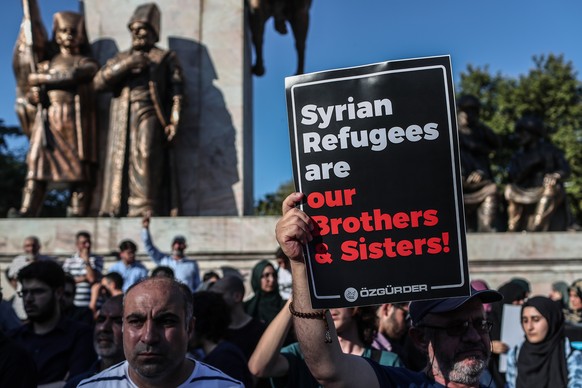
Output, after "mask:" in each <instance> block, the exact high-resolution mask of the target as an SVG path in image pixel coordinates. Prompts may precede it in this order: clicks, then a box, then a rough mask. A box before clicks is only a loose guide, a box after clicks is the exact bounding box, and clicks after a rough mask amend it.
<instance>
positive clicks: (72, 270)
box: [63, 252, 103, 307]
mask: <svg viewBox="0 0 582 388" xmlns="http://www.w3.org/2000/svg"><path fill="white" fill-rule="evenodd" d="M89 263H90V264H91V268H93V269H94V270H95V271H98V272H100V273H102V272H103V258H102V257H101V256H95V255H91V256H90V257H89ZM63 271H65V272H66V273H69V274H71V276H73V277H77V276H86V275H87V269H86V268H85V261H84V260H83V259H82V258H81V257H80V256H79V252H76V253H75V254H74V255H73V256H72V257H69V258H68V259H66V260H65V262H64V263H63ZM89 302H91V284H90V283H89V282H87V281H84V282H80V283H77V285H76V287H75V301H74V302H73V303H74V304H75V306H79V307H87V306H89Z"/></svg>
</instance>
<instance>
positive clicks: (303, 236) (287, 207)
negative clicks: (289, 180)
mask: <svg viewBox="0 0 582 388" xmlns="http://www.w3.org/2000/svg"><path fill="white" fill-rule="evenodd" d="M304 197H305V195H304V194H303V193H292V194H290V195H289V196H287V198H285V200H284V201H283V208H282V211H283V217H282V218H281V219H280V220H279V222H278V223H277V227H276V228H275V235H276V236H277V241H278V242H279V245H280V246H281V249H282V250H283V253H285V255H287V257H288V258H289V259H290V260H295V261H301V262H302V261H303V246H304V245H307V243H309V242H311V241H312V240H313V235H312V231H313V228H314V227H313V221H311V219H310V218H309V216H308V215H307V214H305V213H304V212H303V211H302V210H300V209H298V208H297V207H296V205H297V203H298V202H300V201H301V200H302V199H303V198H304Z"/></svg>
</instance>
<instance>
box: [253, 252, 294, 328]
mask: <svg viewBox="0 0 582 388" xmlns="http://www.w3.org/2000/svg"><path fill="white" fill-rule="evenodd" d="M251 287H252V288H253V292H254V293H255V295H254V296H253V297H252V298H251V299H249V300H248V301H246V302H245V311H246V312H247V314H249V315H251V316H252V317H254V318H257V319H259V320H261V321H263V322H265V323H266V324H269V323H270V322H271V321H272V320H273V319H274V318H275V316H276V315H277V314H278V313H279V311H280V310H281V308H282V307H283V306H284V305H285V301H284V300H283V298H282V297H281V295H280V294H279V284H278V282H277V271H276V270H275V267H274V266H273V264H271V263H270V262H269V261H268V260H262V261H259V262H258V263H257V264H256V265H255V266H254V268H253V272H252V275H251Z"/></svg>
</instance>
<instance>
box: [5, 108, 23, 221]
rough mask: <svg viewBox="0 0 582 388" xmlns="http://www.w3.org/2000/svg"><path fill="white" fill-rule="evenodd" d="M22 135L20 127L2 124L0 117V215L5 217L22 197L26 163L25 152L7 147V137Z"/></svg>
mask: <svg viewBox="0 0 582 388" xmlns="http://www.w3.org/2000/svg"><path fill="white" fill-rule="evenodd" d="M19 136H23V135H22V132H21V131H20V128H18V127H9V126H6V125H4V120H2V119H0V191H1V192H2V195H1V196H0V217H6V214H7V213H8V210H9V209H10V208H11V207H15V206H18V205H19V204H20V200H21V198H22V187H23V186H24V175H25V174H26V164H25V162H24V158H25V153H24V152H19V150H16V151H13V150H10V149H9V148H8V144H7V138H16V137H19Z"/></svg>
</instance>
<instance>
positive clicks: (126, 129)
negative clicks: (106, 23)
mask: <svg viewBox="0 0 582 388" xmlns="http://www.w3.org/2000/svg"><path fill="white" fill-rule="evenodd" d="M128 28H129V30H130V31H131V38H132V40H131V48H130V49H129V50H127V51H123V52H120V53H119V54H117V55H116V56H115V57H113V58H112V59H110V60H109V61H107V63H106V64H105V65H104V66H103V67H102V68H101V69H100V70H99V72H98V73H97V75H96V76H95V80H94V83H95V87H96V89H97V90H99V91H111V92H112V93H113V99H112V101H111V110H110V124H109V135H108V141H107V155H106V162H105V169H104V178H103V195H102V200H101V206H100V210H99V214H100V215H101V216H126V215H127V216H132V217H138V216H144V215H146V214H154V215H155V214H158V215H159V214H162V215H164V214H169V213H170V214H176V213H177V209H176V206H177V205H176V204H175V203H171V202H172V201H171V199H170V198H171V197H173V196H175V193H174V194H172V193H170V189H171V185H172V182H169V181H168V178H169V177H170V176H171V175H172V174H171V173H170V168H171V167H172V166H169V164H170V163H169V160H170V159H171V158H170V155H168V151H170V147H168V146H169V145H170V144H171V143H170V142H171V141H172V140H173V139H174V136H175V135H176V130H177V127H178V124H179V121H180V111H181V109H182V96H183V93H182V89H183V78H182V70H181V68H180V65H179V62H178V58H177V56H176V53H175V52H173V51H169V50H162V49H160V48H158V47H156V46H155V43H156V42H157V41H158V40H159V36H160V11H159V9H158V7H157V6H156V5H155V4H154V3H148V4H143V5H140V6H138V7H137V8H136V10H135V12H134V14H133V16H132V17H131V18H130V20H129V23H128ZM174 183H175V182H174Z"/></svg>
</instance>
